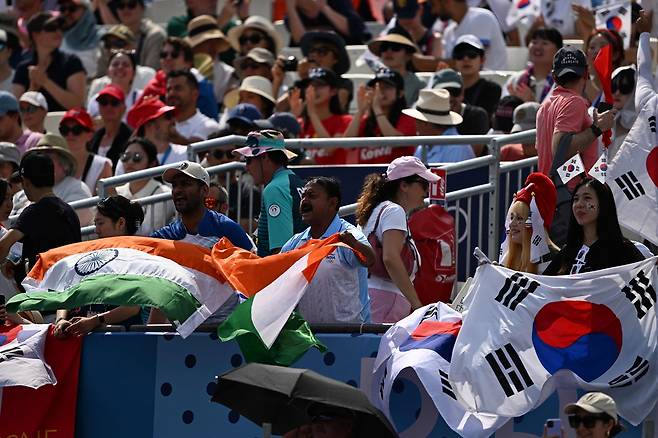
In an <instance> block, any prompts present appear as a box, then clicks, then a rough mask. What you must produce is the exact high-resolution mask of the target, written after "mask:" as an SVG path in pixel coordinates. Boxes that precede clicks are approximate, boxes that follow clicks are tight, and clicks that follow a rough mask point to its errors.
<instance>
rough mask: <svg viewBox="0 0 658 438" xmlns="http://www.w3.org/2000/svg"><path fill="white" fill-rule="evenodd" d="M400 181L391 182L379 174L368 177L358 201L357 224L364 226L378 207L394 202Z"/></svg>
mask: <svg viewBox="0 0 658 438" xmlns="http://www.w3.org/2000/svg"><path fill="white" fill-rule="evenodd" d="M400 181H401V180H393V181H389V180H387V179H386V177H384V175H382V174H379V173H371V174H370V175H368V176H366V179H365V181H364V183H363V189H362V190H361V195H360V196H359V199H358V201H357V206H356V223H357V224H358V225H361V226H364V225H365V224H366V223H367V222H368V219H370V215H371V214H372V211H373V210H374V209H375V207H376V206H377V205H379V204H380V203H382V202H384V201H390V200H392V199H393V198H394V197H395V194H396V193H397V190H398V187H399V186H400Z"/></svg>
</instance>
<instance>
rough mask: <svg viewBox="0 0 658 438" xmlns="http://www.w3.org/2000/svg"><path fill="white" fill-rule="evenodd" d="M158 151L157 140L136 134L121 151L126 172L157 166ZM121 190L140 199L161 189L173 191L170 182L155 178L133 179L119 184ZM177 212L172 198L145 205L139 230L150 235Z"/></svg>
mask: <svg viewBox="0 0 658 438" xmlns="http://www.w3.org/2000/svg"><path fill="white" fill-rule="evenodd" d="M157 155H158V151H157V149H156V147H155V145H154V144H153V143H151V142H150V141H148V140H147V139H145V138H142V137H135V138H132V139H131V140H130V141H129V142H128V143H127V144H126V150H125V151H124V152H123V154H121V158H120V159H121V162H122V163H123V168H124V170H125V173H130V172H137V171H138V170H144V169H148V168H150V167H156V166H158V165H159V163H158V157H157ZM116 190H117V194H119V195H121V196H124V197H126V198H127V199H139V198H145V197H146V196H152V195H157V194H160V193H170V192H171V189H170V188H169V186H167V185H166V184H162V183H159V182H158V181H156V180H155V179H153V178H147V179H140V180H136V181H131V182H129V183H126V184H124V185H122V186H118V187H117V188H116ZM175 215H176V210H175V209H174V204H173V202H171V201H167V202H160V203H157V204H150V205H146V206H144V220H143V221H142V226H141V227H140V229H139V231H138V234H139V235H142V236H149V235H150V234H151V233H152V232H153V231H155V230H158V229H160V228H162V227H164V226H165V225H167V224H168V223H169V222H171V220H172V219H173V218H174V216H175Z"/></svg>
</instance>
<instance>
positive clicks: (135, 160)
mask: <svg viewBox="0 0 658 438" xmlns="http://www.w3.org/2000/svg"><path fill="white" fill-rule="evenodd" d="M143 158H144V157H143V156H142V154H140V153H139V152H135V153H134V154H131V153H128V152H124V153H123V154H121V157H119V159H120V160H121V162H122V163H127V162H128V161H130V160H132V161H133V163H139V162H140V161H142V159H143Z"/></svg>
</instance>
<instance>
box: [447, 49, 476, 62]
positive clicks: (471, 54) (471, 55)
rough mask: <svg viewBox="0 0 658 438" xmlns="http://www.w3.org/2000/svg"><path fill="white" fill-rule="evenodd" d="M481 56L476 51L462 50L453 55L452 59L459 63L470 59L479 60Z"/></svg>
mask: <svg viewBox="0 0 658 438" xmlns="http://www.w3.org/2000/svg"><path fill="white" fill-rule="evenodd" d="M480 56H481V55H480V53H478V52H477V51H475V50H461V51H459V52H456V53H453V54H452V57H453V58H454V59H456V60H458V61H461V60H462V59H464V58H468V59H477V58H479V57H480Z"/></svg>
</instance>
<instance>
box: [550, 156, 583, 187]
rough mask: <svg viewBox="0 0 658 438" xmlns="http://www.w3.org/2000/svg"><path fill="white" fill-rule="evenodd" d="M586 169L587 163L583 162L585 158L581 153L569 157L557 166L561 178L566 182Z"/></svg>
mask: <svg viewBox="0 0 658 438" xmlns="http://www.w3.org/2000/svg"><path fill="white" fill-rule="evenodd" d="M584 171H585V165H584V164H583V159H582V158H580V154H576V155H574V156H573V157H571V158H569V159H568V160H567V161H566V162H565V163H564V164H562V165H561V166H560V167H558V168H557V173H558V175H560V179H561V180H562V183H564V184H567V183H568V182H569V181H571V180H572V179H574V178H575V177H577V176H578V175H580V174H581V173H583V172H584Z"/></svg>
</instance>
